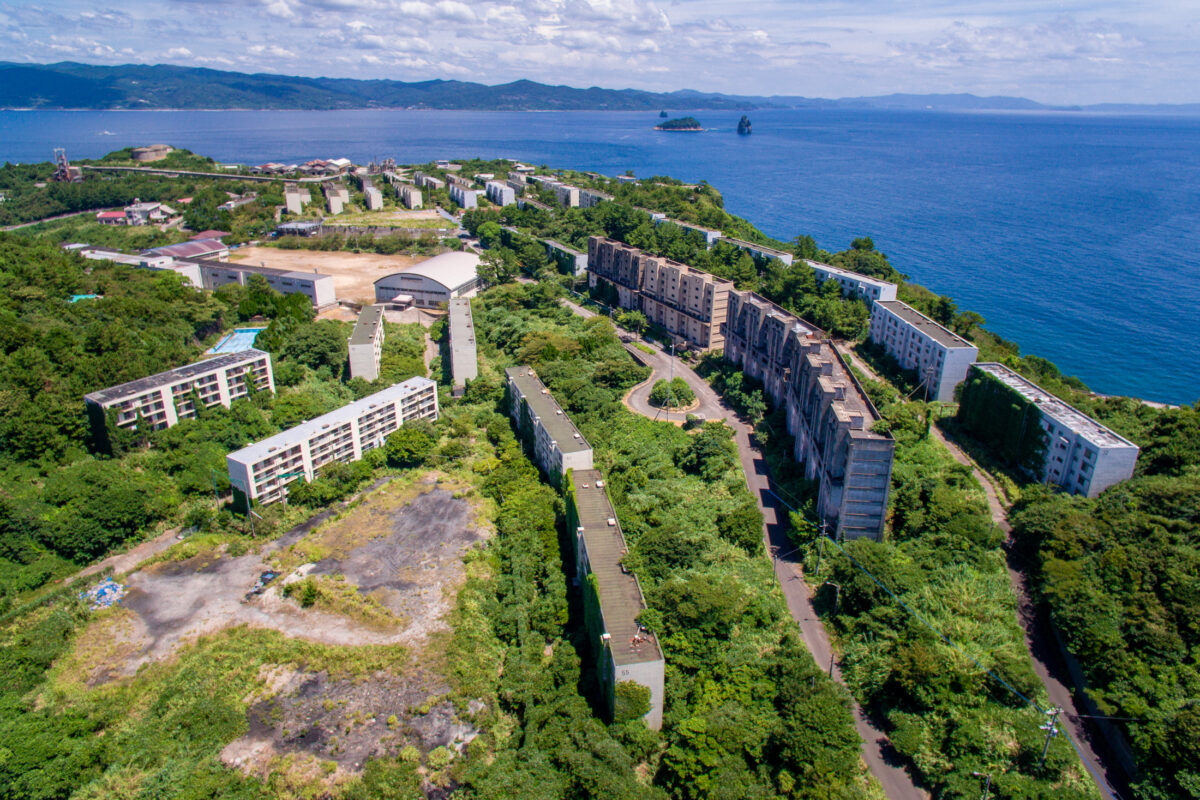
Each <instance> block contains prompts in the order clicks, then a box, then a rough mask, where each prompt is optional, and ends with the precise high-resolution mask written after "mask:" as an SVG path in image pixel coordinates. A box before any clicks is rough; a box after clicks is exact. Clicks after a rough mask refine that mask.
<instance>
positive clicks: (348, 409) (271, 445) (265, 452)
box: [228, 378, 437, 464]
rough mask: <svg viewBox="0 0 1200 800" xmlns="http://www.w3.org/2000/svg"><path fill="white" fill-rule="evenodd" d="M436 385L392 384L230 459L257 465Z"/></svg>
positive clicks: (422, 380) (424, 382)
mask: <svg viewBox="0 0 1200 800" xmlns="http://www.w3.org/2000/svg"><path fill="white" fill-rule="evenodd" d="M436 385H437V384H435V383H434V382H433V381H431V380H429V378H409V379H408V380H406V381H403V382H402V383H396V384H392V385H391V386H389V387H388V388H386V389H384V390H383V391H381V392H376V393H375V394H371V395H367V396H366V397H364V398H362V399H360V400H355V401H354V402H353V403H348V404H346V405H344V406H342V407H341V408H339V409H335V410H334V411H330V412H329V413H328V414H322V415H321V416H319V417H316V418H314V419H310V420H309V421H308V422H301V423H300V424H299V425H297V426H296V427H294V428H288V429H287V430H286V431H283V432H282V433H277V434H275V435H274V436H268V437H267V438H266V439H263V440H262V441H261V442H255V443H254V444H252V445H248V446H246V447H243V448H242V449H241V450H238V451H236V452H233V453H230V454H229V456H228V458H229V459H230V460H232V461H236V462H237V463H239V464H257V463H258V462H259V461H262V460H263V459H264V458H266V457H267V456H269V455H271V454H272V453H274V452H275V451H277V450H279V449H280V448H285V447H291V446H292V445H294V444H296V443H297V442H302V441H307V440H308V439H311V438H312V437H314V436H316V435H317V434H319V433H321V432H322V431H323V430H325V429H326V428H328V427H330V426H332V425H340V424H342V423H344V422H346V421H348V420H351V419H354V418H355V417H359V416H362V415H363V414H365V413H367V412H368V411H370V410H371V409H373V408H375V407H376V406H378V405H379V404H380V403H389V402H394V401H396V400H400V399H402V398H404V397H407V396H409V395H411V394H414V393H416V392H419V391H422V390H423V389H426V388H427V387H430V386H436Z"/></svg>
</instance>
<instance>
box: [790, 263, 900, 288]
mask: <svg viewBox="0 0 1200 800" xmlns="http://www.w3.org/2000/svg"><path fill="white" fill-rule="evenodd" d="M804 263H805V264H808V265H809V266H810V267H812V268H813V269H819V270H822V271H823V272H828V273H829V274H831V275H841V276H842V277H843V278H850V279H852V280H856V281H858V282H859V283H864V284H867V285H870V286H895V285H896V284H894V283H891V282H890V281H885V280H881V279H879V278H872V277H871V276H870V275H863V274H862V273H861V272H851V271H850V270H848V269H842V268H841V267H835V266H833V265H831V264H822V263H821V262H820V261H810V260H808V259H805V260H804Z"/></svg>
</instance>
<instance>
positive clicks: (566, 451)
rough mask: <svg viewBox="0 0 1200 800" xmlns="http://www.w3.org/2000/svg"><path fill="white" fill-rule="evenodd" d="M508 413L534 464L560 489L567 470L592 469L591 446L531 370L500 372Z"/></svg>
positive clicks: (513, 369) (528, 368)
mask: <svg viewBox="0 0 1200 800" xmlns="http://www.w3.org/2000/svg"><path fill="white" fill-rule="evenodd" d="M504 378H505V381H506V383H507V385H508V403H509V413H510V414H511V415H512V418H513V420H514V421H515V422H516V425H517V432H518V433H519V434H520V436H521V439H522V440H524V442H525V444H526V445H527V446H528V448H529V451H530V453H531V454H532V459H533V462H534V463H535V464H537V465H538V466H539V467H541V469H542V472H544V473H546V475H548V476H549V477H550V480H551V482H553V483H554V485H555V486H561V485H562V481H563V477H564V476H565V475H566V474H567V470H572V469H574V470H583V469H591V468H592V446H591V445H589V444H588V443H587V440H586V439H584V438H583V434H582V433H580V432H579V429H577V428H576V427H575V425H574V423H572V422H571V418H570V417H568V416H567V415H566V414H565V413H563V410H562V407H561V406H559V404H558V401H557V400H555V399H554V396H553V395H551V394H550V390H549V389H547V388H546V387H545V385H543V384H542V382H541V380H540V379H539V378H538V376H537V374H536V373H535V372H534V371H533V368H532V367H509V368H508V369H506V370H504Z"/></svg>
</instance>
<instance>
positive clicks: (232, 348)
mask: <svg viewBox="0 0 1200 800" xmlns="http://www.w3.org/2000/svg"><path fill="white" fill-rule="evenodd" d="M265 330H266V328H265V327H262V328H235V329H234V331H233V333H231V334H229V335H228V336H226V337H225V338H224V339H222V340H221V341H219V342H217V343H216V344H215V345H213V346H212V347H210V348H209V349H208V352H209V353H212V354H216V353H237V352H240V351H242V350H249V349H250V348H251V347H254V338H255V337H256V336H258V335H259V334H260V333H262V332H263V331H265Z"/></svg>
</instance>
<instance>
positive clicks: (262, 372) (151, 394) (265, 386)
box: [83, 349, 275, 438]
mask: <svg viewBox="0 0 1200 800" xmlns="http://www.w3.org/2000/svg"><path fill="white" fill-rule="evenodd" d="M247 376H249V378H247ZM247 380H252V381H253V382H254V387H255V389H257V390H259V391H268V392H272V393H274V391H275V376H274V375H273V374H272V372H271V356H270V354H268V353H264V352H263V351H262V350H253V349H251V350H242V351H241V352H238V353H228V354H225V355H220V356H217V357H216V358H210V359H207V360H205V361H197V362H196V363H195V364H188V365H187V366H183V367H177V368H175V369H170V370H167V371H166V372H160V373H158V374H157V375H150V376H148V377H145V378H138V379H137V380H136V381H129V382H128V383H122V384H121V385H119V386H110V387H109V388H107V389H101V390H100V391H98V392H92V393H90V394H87V395H85V396H84V398H83V400H84V403H85V404H86V406H87V412H88V419H89V421H90V422H91V425H92V429H93V431H94V432H95V434H96V435H97V438H101V434H102V433H103V431H104V429H105V427H106V425H107V414H106V412H107V411H108V410H109V409H115V410H116V412H117V419H116V424H117V427H120V428H137V426H138V425H139V423H140V424H146V425H148V426H149V428H150V430H159V429H161V428H170V427H172V426H173V425H175V424H176V423H178V422H179V420H181V419H191V418H192V417H195V416H196V409H195V407H194V406H193V405H192V399H191V393H192V391H193V390H194V391H195V392H196V394H197V395H198V396H199V398H200V402H201V403H203V404H204V405H205V406H215V405H217V404H218V403H219V404H221V405H223V406H225V407H226V408H229V406H230V405H232V404H233V401H234V400H236V399H238V398H239V397H245V396H246V394H248V390H247V386H246V383H247Z"/></svg>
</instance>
